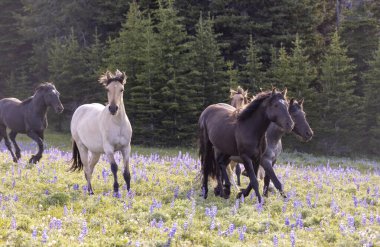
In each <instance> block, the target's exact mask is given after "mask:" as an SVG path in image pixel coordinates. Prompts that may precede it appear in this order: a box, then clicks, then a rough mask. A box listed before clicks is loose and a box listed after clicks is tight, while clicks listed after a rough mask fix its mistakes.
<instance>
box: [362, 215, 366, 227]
mask: <svg viewBox="0 0 380 247" xmlns="http://www.w3.org/2000/svg"><path fill="white" fill-rule="evenodd" d="M366 222H367V217H366V215H365V213H363V214H362V225H363V226H365V224H366Z"/></svg>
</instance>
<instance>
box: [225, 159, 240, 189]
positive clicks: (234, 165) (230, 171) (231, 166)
mask: <svg viewBox="0 0 380 247" xmlns="http://www.w3.org/2000/svg"><path fill="white" fill-rule="evenodd" d="M237 165H238V164H237V163H236V162H235V161H231V162H230V164H229V165H228V166H227V174H228V177H229V178H230V179H231V183H232V185H233V186H234V187H235V189H236V190H237V191H239V190H240V189H239V186H238V185H237V184H236V181H235V178H234V172H233V171H234V169H235V168H237Z"/></svg>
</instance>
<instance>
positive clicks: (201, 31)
mask: <svg viewBox="0 0 380 247" xmlns="http://www.w3.org/2000/svg"><path fill="white" fill-rule="evenodd" d="M217 37H218V35H217V34H215V32H214V29H213V20H212V19H211V17H210V16H209V17H208V19H207V20H203V17H202V13H201V15H200V17H199V21H198V23H197V25H196V33H195V37H194V40H193V41H192V42H191V44H190V45H191V46H190V50H191V52H192V54H191V56H192V59H191V61H192V68H191V73H190V77H191V81H192V84H193V85H194V86H195V87H196V88H194V89H195V90H197V92H198V93H197V95H198V96H197V98H195V99H194V101H195V103H197V111H198V112H199V113H200V110H203V109H204V108H205V107H207V106H208V105H210V104H215V103H218V102H223V101H225V100H226V98H227V95H228V91H229V89H228V83H227V75H226V73H225V72H224V70H223V69H224V68H223V67H224V61H223V57H222V55H221V52H220V45H219V44H218V42H217Z"/></svg>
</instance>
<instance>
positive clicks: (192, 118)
mask: <svg viewBox="0 0 380 247" xmlns="http://www.w3.org/2000/svg"><path fill="white" fill-rule="evenodd" d="M155 16H156V19H157V24H156V29H157V33H158V36H157V40H158V42H159V48H160V56H159V61H160V63H159V64H157V66H158V68H159V71H160V74H159V75H158V77H157V78H158V82H159V83H160V86H161V88H160V90H159V93H160V95H161V98H160V105H159V107H160V109H161V111H162V114H161V117H160V123H161V126H160V127H159V129H158V133H159V134H160V136H161V137H162V141H163V142H164V143H166V144H176V143H180V142H181V141H184V142H185V143H183V144H184V145H185V144H189V142H188V141H189V138H190V137H192V136H194V127H195V124H196V122H197V120H196V110H197V109H196V104H194V102H193V101H192V98H193V96H195V95H196V93H197V92H196V91H195V90H194V88H192V85H191V82H190V81H189V77H188V76H187V74H188V73H189V70H190V69H189V67H188V65H189V63H188V60H189V48H188V46H189V44H188V39H189V38H188V36H187V33H186V31H185V27H184V26H183V25H182V24H181V23H180V18H179V17H178V16H177V10H175V9H174V7H173V2H172V1H171V0H169V1H168V2H165V1H159V9H158V10H157V11H156V13H155Z"/></svg>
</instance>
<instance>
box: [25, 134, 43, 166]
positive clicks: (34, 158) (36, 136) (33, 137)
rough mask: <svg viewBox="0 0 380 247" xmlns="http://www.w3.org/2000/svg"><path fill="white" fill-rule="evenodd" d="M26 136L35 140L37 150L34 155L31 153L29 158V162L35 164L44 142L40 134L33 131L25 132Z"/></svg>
mask: <svg viewBox="0 0 380 247" xmlns="http://www.w3.org/2000/svg"><path fill="white" fill-rule="evenodd" d="M26 135H27V136H29V137H30V138H31V139H32V140H33V141H35V142H36V143H37V145H38V152H37V153H36V154H35V155H32V157H31V158H30V160H29V163H33V164H36V163H37V162H38V161H39V160H40V159H41V157H42V152H43V151H44V144H43V141H42V139H41V138H40V136H39V135H38V134H37V133H36V132H34V131H29V132H28V133H26Z"/></svg>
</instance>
